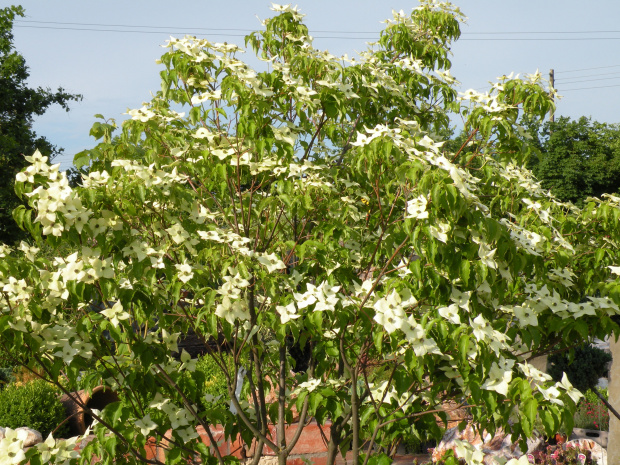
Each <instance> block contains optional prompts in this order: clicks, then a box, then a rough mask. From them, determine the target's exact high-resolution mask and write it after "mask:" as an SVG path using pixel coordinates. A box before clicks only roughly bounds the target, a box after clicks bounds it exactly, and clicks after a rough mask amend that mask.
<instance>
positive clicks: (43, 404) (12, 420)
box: [0, 380, 68, 438]
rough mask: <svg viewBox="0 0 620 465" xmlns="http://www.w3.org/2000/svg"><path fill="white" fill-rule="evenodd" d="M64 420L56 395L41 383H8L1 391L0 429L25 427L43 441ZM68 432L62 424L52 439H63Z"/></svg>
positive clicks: (38, 381) (63, 411) (40, 381)
mask: <svg viewBox="0 0 620 465" xmlns="http://www.w3.org/2000/svg"><path fill="white" fill-rule="evenodd" d="M65 417H66V414H65V408H64V407H63V405H62V404H61V403H60V400H59V399H58V392H57V391H56V389H55V388H54V387H53V386H52V385H50V384H49V383H47V382H45V381H43V380H34V381H30V382H28V383H26V384H17V383H11V384H9V385H7V386H6V387H5V388H4V389H3V390H2V391H0V426H3V427H9V428H19V427H20V426H27V427H28V428H32V429H35V430H37V431H38V432H40V433H41V435H43V438H45V437H47V435H48V434H49V433H51V432H52V431H54V430H56V428H57V427H58V426H59V425H60V424H61V423H62V422H63V421H64V420H65ZM67 431H68V429H67V424H66V423H65V424H63V425H62V426H61V427H60V428H58V430H56V431H55V432H54V436H55V437H63V435H64V434H66V433H67Z"/></svg>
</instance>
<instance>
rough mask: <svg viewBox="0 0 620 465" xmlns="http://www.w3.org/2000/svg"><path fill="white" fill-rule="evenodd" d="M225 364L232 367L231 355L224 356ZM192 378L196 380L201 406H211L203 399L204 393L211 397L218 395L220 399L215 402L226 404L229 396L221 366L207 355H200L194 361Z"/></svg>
mask: <svg viewBox="0 0 620 465" xmlns="http://www.w3.org/2000/svg"><path fill="white" fill-rule="evenodd" d="M225 360H226V364H227V365H228V367H229V368H230V369H232V367H233V361H232V358H231V357H228V356H225ZM193 377H194V379H195V380H196V381H197V384H198V386H197V388H198V389H197V390H198V393H199V395H200V399H198V401H199V403H200V405H201V407H203V408H205V409H208V408H210V407H211V406H212V404H211V403H209V402H207V401H206V400H205V395H206V394H209V395H211V396H213V397H218V396H221V397H220V400H219V401H218V402H217V403H216V405H218V406H224V405H228V401H229V399H230V396H229V395H228V390H227V388H226V377H225V376H224V374H223V373H222V370H221V368H220V367H219V366H218V364H217V363H215V361H214V360H213V358H212V357H211V356H209V355H205V356H203V357H201V358H200V359H199V360H198V362H197V363H196V371H195V372H194V373H193Z"/></svg>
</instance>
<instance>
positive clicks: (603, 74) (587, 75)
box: [556, 71, 620, 81]
mask: <svg viewBox="0 0 620 465" xmlns="http://www.w3.org/2000/svg"><path fill="white" fill-rule="evenodd" d="M615 74H620V71H614V72H613V73H597V74H586V75H584V76H571V77H566V78H560V79H556V81H563V80H565V79H581V78H587V77H598V76H609V75H615Z"/></svg>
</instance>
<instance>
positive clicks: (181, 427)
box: [136, 393, 198, 442]
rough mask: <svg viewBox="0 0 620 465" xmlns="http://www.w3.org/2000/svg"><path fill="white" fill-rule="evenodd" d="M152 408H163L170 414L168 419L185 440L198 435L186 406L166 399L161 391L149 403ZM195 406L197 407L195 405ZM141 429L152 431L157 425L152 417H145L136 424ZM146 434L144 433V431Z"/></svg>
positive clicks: (163, 410)
mask: <svg viewBox="0 0 620 465" xmlns="http://www.w3.org/2000/svg"><path fill="white" fill-rule="evenodd" d="M149 407H150V408H154V409H157V410H161V411H162V412H164V413H165V414H166V415H168V420H169V421H170V425H171V427H172V429H173V430H174V432H175V433H176V434H178V435H179V437H180V438H181V439H182V440H183V441H184V442H188V441H191V440H192V439H194V438H197V437H198V433H197V432H196V427H195V426H194V422H195V420H194V417H193V415H192V414H191V413H190V412H189V411H188V410H187V409H186V408H184V407H178V406H177V405H175V404H174V402H172V401H171V400H170V399H165V398H164V397H163V396H162V395H161V394H160V393H157V394H156V396H155V398H154V399H153V400H152V401H151V403H150V404H149ZM194 408H195V407H194ZM136 426H138V427H139V428H140V429H141V431H142V430H145V431H147V432H148V431H151V430H153V429H155V428H156V427H157V425H153V422H151V421H150V417H148V418H146V417H144V418H143V419H142V422H141V423H140V424H136ZM143 434H144V433H143Z"/></svg>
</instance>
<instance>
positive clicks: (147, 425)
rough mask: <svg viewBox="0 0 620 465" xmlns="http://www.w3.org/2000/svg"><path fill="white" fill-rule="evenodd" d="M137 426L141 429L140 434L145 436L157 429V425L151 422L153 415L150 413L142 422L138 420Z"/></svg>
mask: <svg viewBox="0 0 620 465" xmlns="http://www.w3.org/2000/svg"><path fill="white" fill-rule="evenodd" d="M135 425H136V426H137V427H138V428H140V432H141V433H142V435H144V436H146V435H148V434H149V433H150V432H151V431H153V430H154V429H155V428H157V423H155V422H154V421H153V420H151V415H150V414H148V413H147V414H146V416H144V418H142V419H141V420H136V422H135Z"/></svg>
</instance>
